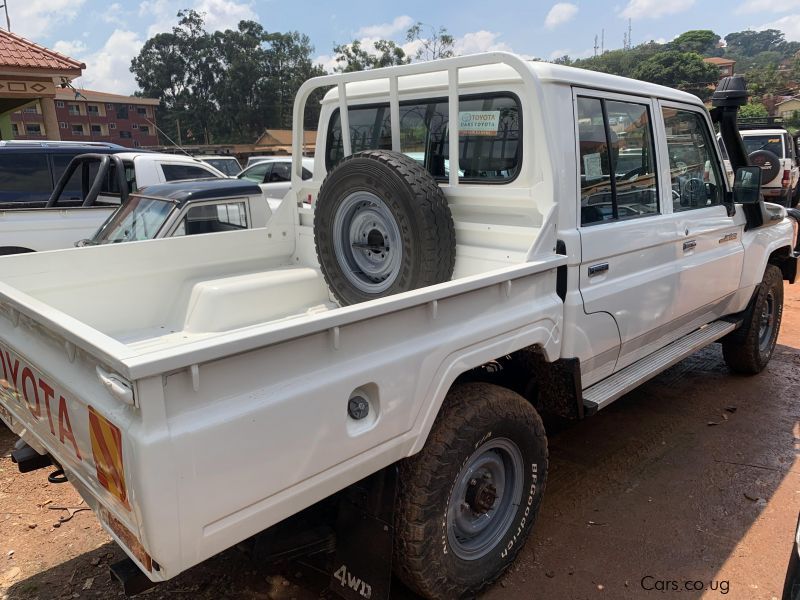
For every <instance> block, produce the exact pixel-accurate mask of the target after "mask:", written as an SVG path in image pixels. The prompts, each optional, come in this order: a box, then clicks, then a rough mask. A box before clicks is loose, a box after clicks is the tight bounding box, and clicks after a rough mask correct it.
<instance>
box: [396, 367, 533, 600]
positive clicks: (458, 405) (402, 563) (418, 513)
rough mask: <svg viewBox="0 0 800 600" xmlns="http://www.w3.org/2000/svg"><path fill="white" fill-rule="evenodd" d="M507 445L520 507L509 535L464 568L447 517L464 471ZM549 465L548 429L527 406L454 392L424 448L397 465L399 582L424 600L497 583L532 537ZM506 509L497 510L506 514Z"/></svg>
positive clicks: (467, 390) (479, 387)
mask: <svg viewBox="0 0 800 600" xmlns="http://www.w3.org/2000/svg"><path fill="white" fill-rule="evenodd" d="M509 440H510V441H511V442H513V443H514V444H515V445H516V446H517V448H518V449H519V450H520V451H521V456H522V458H523V461H522V463H523V464H524V468H523V473H524V476H523V477H522V478H521V483H522V494H521V497H520V498H519V503H518V505H517V506H516V507H515V508H513V509H509V512H508V513H507V514H508V515H513V518H510V525H509V526H508V528H507V529H503V528H501V529H499V530H498V531H497V536H496V543H495V542H494V537H492V540H491V541H490V542H487V543H489V544H490V548H491V549H490V550H488V551H487V553H486V554H484V555H482V556H480V557H478V558H475V559H474V560H465V559H463V558H460V557H459V556H457V555H456V549H454V547H453V545H452V543H451V540H450V538H449V536H448V530H449V529H451V525H450V524H449V523H448V514H449V513H448V511H449V510H450V509H451V504H452V502H451V501H452V498H453V495H454V494H455V493H456V490H457V489H458V487H459V481H461V480H463V477H464V475H463V473H462V468H464V467H467V466H468V464H467V463H468V461H470V459H471V458H472V457H474V456H475V454H479V453H480V451H481V449H482V448H484V447H490V446H491V445H492V444H500V443H506V442H507V441H509ZM547 461H548V458H547V437H546V434H545V430H544V425H542V420H541V419H540V418H539V415H538V414H537V412H536V410H535V409H534V408H533V407H532V406H531V405H530V403H528V402H527V401H526V400H525V399H524V398H522V397H521V396H520V395H518V394H516V393H515V392H512V391H511V390H508V389H506V388H502V387H499V386H496V385H493V384H488V383H481V382H479V383H464V384H459V385H457V386H454V387H453V389H451V390H450V392H449V393H448V396H447V398H446V399H445V402H444V405H443V406H442V409H441V411H440V413H439V415H438V417H437V420H436V423H435V424H434V426H433V429H432V431H431V433H430V436H429V437H428V440H427V442H426V443H425V447H424V448H423V449H422V450H421V451H420V452H419V453H418V454H416V455H415V456H413V457H410V458H408V459H406V460H404V461H403V462H401V463H400V467H399V491H398V499H397V511H396V517H395V551H394V569H395V573H396V574H397V576H398V577H399V578H400V579H401V580H402V581H403V582H404V583H405V584H406V585H408V586H409V587H410V588H411V589H413V590H414V591H415V592H417V593H418V594H420V595H422V596H423V597H426V598H442V599H450V598H463V597H470V596H473V595H475V594H476V593H477V592H479V591H480V590H481V589H483V588H484V587H486V586H488V585H489V584H491V583H492V582H494V581H495V580H496V579H497V578H498V577H500V575H502V573H503V572H504V571H505V570H506V569H507V568H508V567H509V566H510V565H511V564H512V563H513V562H514V559H515V558H516V556H517V554H518V553H519V551H520V550H521V549H522V546H523V545H524V542H525V540H526V538H527V537H528V534H529V533H530V531H531V527H532V526H533V522H534V520H535V519H536V515H537V513H538V511H539V506H540V504H541V500H542V495H543V493H544V488H545V483H546V480H547ZM459 475H461V477H459ZM473 481H474V480H473ZM460 485H461V486H463V482H462V483H461V484H460ZM470 485H471V484H470ZM509 497H510V498H511V497H514V496H509ZM501 501H502V498H499V499H498V501H496V502H495V504H494V505H493V510H498V511H499V510H500V508H502V505H501ZM462 506H463V505H462ZM497 514H501V513H499V512H498V513H496V514H495V516H496V515H497ZM506 522H507V521H505V520H504V521H501V523H506Z"/></svg>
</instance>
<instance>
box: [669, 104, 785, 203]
mask: <svg viewBox="0 0 800 600" xmlns="http://www.w3.org/2000/svg"><path fill="white" fill-rule="evenodd" d="M662 110H663V113H664V127H665V128H666V132H667V150H668V152H669V170H670V179H671V184H672V210H673V211H675V212H678V211H682V210H691V209H695V208H705V207H707V206H716V205H718V204H722V199H723V193H724V190H723V186H722V183H721V182H722V178H721V177H720V173H719V165H718V164H717V163H718V161H717V156H716V153H715V152H714V144H713V143H712V138H711V134H710V132H709V130H708V127H707V125H706V122H705V119H704V118H703V116H702V115H700V114H699V113H696V112H692V111H688V110H680V109H675V108H664V109H662ZM778 142H780V136H778Z"/></svg>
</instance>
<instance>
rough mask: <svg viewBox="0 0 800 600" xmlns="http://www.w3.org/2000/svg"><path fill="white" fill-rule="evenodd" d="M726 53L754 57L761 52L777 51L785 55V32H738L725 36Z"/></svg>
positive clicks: (775, 30)
mask: <svg viewBox="0 0 800 600" xmlns="http://www.w3.org/2000/svg"><path fill="white" fill-rule="evenodd" d="M725 43H726V44H727V47H726V53H727V54H736V55H740V56H754V55H756V54H759V53H760V52H767V51H770V50H771V51H776V52H780V53H781V54H782V55H784V52H786V51H787V47H786V46H787V43H786V40H785V39H784V37H783V32H781V31H779V30H777V29H765V30H763V31H752V30H747V31H737V32H734V33H729V34H728V35H726V36H725Z"/></svg>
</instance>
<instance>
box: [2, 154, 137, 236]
mask: <svg viewBox="0 0 800 600" xmlns="http://www.w3.org/2000/svg"><path fill="white" fill-rule="evenodd" d="M129 151H130V150H129V149H128V148H124V147H122V146H120V145H118V144H110V143H109V144H106V143H100V142H94V143H82V142H56V141H47V142H28V141H22V140H20V141H14V140H11V141H8V140H6V141H1V142H0V210H5V209H16V208H39V207H43V206H44V205H45V204H47V200H48V199H49V198H50V194H52V193H53V188H54V187H55V184H56V182H57V181H58V180H59V178H60V177H61V174H62V173H63V172H64V170H65V169H66V168H67V165H68V164H69V162H70V161H71V160H72V159H73V158H74V157H75V156H77V155H79V154H84V153H86V152H94V153H100V154H106V153H108V154H112V153H118V152H129ZM63 200H64V205H65V206H69V205H70V204H73V205H74V204H80V202H81V187H80V181H79V180H78V179H75V180H74V181H71V182H70V184H69V185H68V186H67V188H66V189H65V190H64V199H63ZM0 244H2V238H0Z"/></svg>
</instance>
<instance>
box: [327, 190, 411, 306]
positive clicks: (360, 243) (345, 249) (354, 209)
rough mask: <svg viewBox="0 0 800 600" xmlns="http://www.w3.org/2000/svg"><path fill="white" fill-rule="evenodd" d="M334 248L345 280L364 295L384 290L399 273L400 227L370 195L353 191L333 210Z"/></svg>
mask: <svg viewBox="0 0 800 600" xmlns="http://www.w3.org/2000/svg"><path fill="white" fill-rule="evenodd" d="M333 249H334V253H335V254H336V261H337V262H338V263H339V266H340V267H341V268H342V272H343V273H344V275H345V277H347V279H348V281H349V282H350V283H352V284H353V285H354V286H355V287H356V288H357V289H358V290H359V291H362V292H364V293H367V294H378V293H380V292H384V291H386V290H387V289H389V287H390V286H391V285H392V284H393V283H394V282H395V280H396V279H397V276H398V275H399V274H400V263H401V261H402V258H403V247H402V245H401V243H400V228H399V227H398V225H397V221H396V220H395V218H394V215H392V212H391V211H390V210H389V207H388V206H387V205H386V203H385V202H384V201H383V200H381V199H380V198H379V197H378V196H376V195H375V194H373V193H372V192H366V191H361V192H354V193H352V194H350V195H349V196H347V197H346V198H345V199H344V200H343V201H342V203H341V204H340V205H339V207H338V208H337V209H336V214H335V215H334V218H333Z"/></svg>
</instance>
